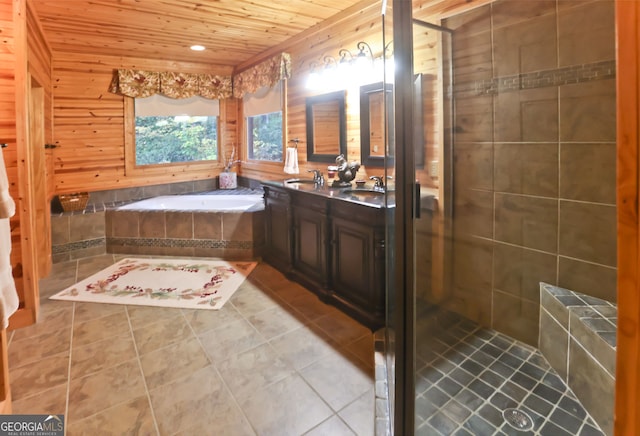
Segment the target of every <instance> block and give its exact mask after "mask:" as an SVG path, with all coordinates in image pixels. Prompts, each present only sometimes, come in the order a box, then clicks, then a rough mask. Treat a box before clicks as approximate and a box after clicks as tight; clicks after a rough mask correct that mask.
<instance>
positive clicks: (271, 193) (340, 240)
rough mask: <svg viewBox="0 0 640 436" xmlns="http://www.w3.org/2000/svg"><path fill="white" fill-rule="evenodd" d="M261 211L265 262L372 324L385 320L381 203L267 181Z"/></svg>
mask: <svg viewBox="0 0 640 436" xmlns="http://www.w3.org/2000/svg"><path fill="white" fill-rule="evenodd" d="M285 194H286V195H285ZM265 212H266V214H265V218H266V219H265V222H266V245H267V246H266V247H265V260H266V261H267V262H269V263H270V264H271V265H273V266H274V267H276V268H278V269H279V270H280V271H282V272H283V273H284V274H285V275H287V277H289V278H290V279H292V280H294V281H296V282H298V283H300V284H302V285H304V286H305V287H307V288H308V289H309V290H311V291H313V292H314V293H316V294H317V295H318V296H319V297H320V298H321V299H322V300H323V301H326V302H328V303H330V304H333V305H335V306H337V307H339V308H340V309H341V310H343V311H344V312H345V313H347V314H349V315H350V316H352V317H353V318H355V319H357V320H358V321H360V322H361V323H363V324H365V325H367V326H368V327H370V328H371V329H377V328H379V327H382V326H383V325H384V291H385V247H384V231H385V227H384V217H385V213H384V212H385V209H384V208H380V207H373V206H368V205H363V204H359V203H357V202H350V201H344V200H341V199H336V198H332V197H326V196H322V195H318V194H313V193H310V192H305V191H296V190H287V189H277V188H275V189H274V188H272V187H271V186H265Z"/></svg>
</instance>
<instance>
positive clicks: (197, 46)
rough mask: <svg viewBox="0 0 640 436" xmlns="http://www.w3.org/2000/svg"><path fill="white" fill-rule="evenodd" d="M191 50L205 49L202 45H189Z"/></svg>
mask: <svg viewBox="0 0 640 436" xmlns="http://www.w3.org/2000/svg"><path fill="white" fill-rule="evenodd" d="M189 48H190V49H191V50H193V51H202V50H204V49H205V46H204V45H192V46H191V47H189Z"/></svg>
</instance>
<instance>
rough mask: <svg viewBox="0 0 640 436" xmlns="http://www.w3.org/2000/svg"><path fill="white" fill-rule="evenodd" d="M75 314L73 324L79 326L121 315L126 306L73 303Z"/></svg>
mask: <svg viewBox="0 0 640 436" xmlns="http://www.w3.org/2000/svg"><path fill="white" fill-rule="evenodd" d="M74 304H75V312H74V315H73V322H74V323H75V324H79V323H82V322H87V321H95V320H97V319H98V318H103V317H105V316H109V315H115V314H123V313H125V312H126V306H124V305H122V304H101V303H100V304H98V303H74Z"/></svg>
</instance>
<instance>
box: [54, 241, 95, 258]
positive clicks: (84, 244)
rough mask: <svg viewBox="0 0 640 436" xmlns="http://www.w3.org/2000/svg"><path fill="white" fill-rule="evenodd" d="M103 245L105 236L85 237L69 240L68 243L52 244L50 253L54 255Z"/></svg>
mask: <svg viewBox="0 0 640 436" xmlns="http://www.w3.org/2000/svg"><path fill="white" fill-rule="evenodd" d="M104 246H106V238H97V239H87V240H84V241H78V242H70V243H68V244H61V245H54V246H52V247H51V253H52V254H54V255H55V254H62V253H69V252H70V251H76V250H84V249H87V248H94V247H104Z"/></svg>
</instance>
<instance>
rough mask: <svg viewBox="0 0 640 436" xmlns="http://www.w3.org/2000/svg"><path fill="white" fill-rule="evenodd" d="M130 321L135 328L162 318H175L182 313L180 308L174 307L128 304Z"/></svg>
mask: <svg viewBox="0 0 640 436" xmlns="http://www.w3.org/2000/svg"><path fill="white" fill-rule="evenodd" d="M126 307H127V313H128V314H129V322H130V323H131V328H133V329H134V330H136V329H139V328H142V327H144V326H146V325H148V324H153V323H156V322H158V321H161V320H168V319H171V318H175V317H177V316H179V315H180V314H181V312H182V311H181V310H180V309H176V308H173V307H152V306H126Z"/></svg>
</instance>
